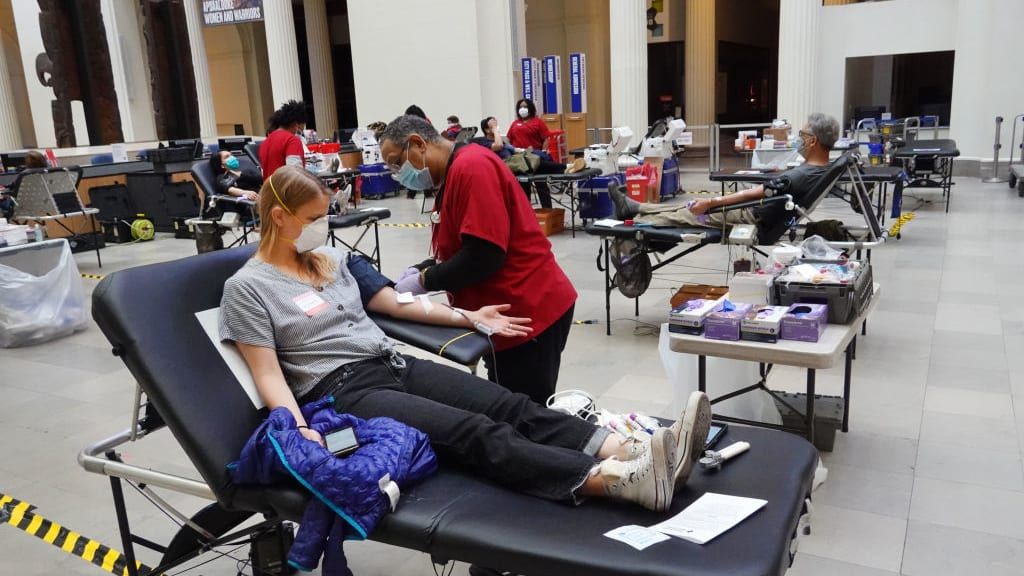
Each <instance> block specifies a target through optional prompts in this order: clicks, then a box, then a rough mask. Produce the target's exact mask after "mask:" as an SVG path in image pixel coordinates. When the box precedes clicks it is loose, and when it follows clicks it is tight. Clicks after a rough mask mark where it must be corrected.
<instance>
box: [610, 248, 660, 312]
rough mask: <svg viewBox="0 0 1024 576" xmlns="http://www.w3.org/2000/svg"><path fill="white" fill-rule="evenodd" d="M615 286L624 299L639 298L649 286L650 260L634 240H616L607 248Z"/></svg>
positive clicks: (651, 272)
mask: <svg viewBox="0 0 1024 576" xmlns="http://www.w3.org/2000/svg"><path fill="white" fill-rule="evenodd" d="M609 252H610V254H609V256H610V257H611V261H612V266H614V267H615V278H614V282H615V286H617V287H618V288H619V292H621V293H622V295H623V296H625V297H626V298H639V297H640V295H641V294H643V293H644V292H646V291H647V287H648V286H650V285H651V276H652V274H653V270H652V269H651V259H650V258H649V257H648V256H647V254H644V251H643V250H642V249H641V248H640V244H639V243H638V242H637V241H636V240H630V239H625V238H616V239H615V240H613V241H612V244H611V247H610V248H609Z"/></svg>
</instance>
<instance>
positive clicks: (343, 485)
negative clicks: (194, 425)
mask: <svg viewBox="0 0 1024 576" xmlns="http://www.w3.org/2000/svg"><path fill="white" fill-rule="evenodd" d="M333 404H334V399H333V398H332V397H330V396H327V397H324V398H322V399H320V400H318V401H316V402H312V403H310V404H307V405H305V406H303V407H302V414H303V416H304V417H305V418H306V422H307V423H308V424H309V427H310V428H312V429H314V430H316V431H317V432H319V433H320V434H321V435H323V436H326V435H327V434H329V433H331V432H334V431H336V430H339V429H341V428H345V427H352V428H354V430H355V434H356V438H357V439H358V441H359V449H358V450H356V451H355V452H354V453H353V454H351V455H349V456H347V457H345V458H336V457H335V456H334V455H333V454H331V453H330V452H329V451H327V449H326V448H324V447H322V446H320V445H319V444H317V443H315V442H310V441H309V440H307V439H306V438H305V437H303V436H302V434H301V433H300V432H299V430H298V428H297V427H296V424H295V418H294V417H292V414H291V412H289V411H288V410H287V409H285V408H276V409H274V410H273V411H271V412H270V416H269V417H268V418H267V419H266V421H264V422H263V424H261V425H260V427H259V428H257V429H256V431H255V432H254V433H253V435H252V436H251V437H250V438H249V441H248V442H246V444H245V447H244V448H243V449H242V454H241V457H240V458H239V460H238V461H237V462H232V463H231V464H230V465H229V466H228V468H229V470H230V472H231V478H232V480H233V481H234V482H235V483H237V484H260V485H274V484H280V483H281V482H282V481H287V480H295V481H297V482H298V483H299V484H301V485H302V486H303V487H304V488H306V489H307V490H308V491H309V492H310V493H311V494H312V495H313V498H312V499H311V500H310V502H309V504H308V505H307V506H306V511H305V514H304V515H303V517H302V522H301V524H300V527H299V533H298V535H297V536H296V539H295V543H294V544H293V545H292V549H291V551H290V552H289V554H288V563H289V564H291V565H292V566H293V567H295V568H297V569H299V570H304V571H310V570H312V569H314V568H316V566H317V564H319V562H320V557H321V556H323V557H324V567H323V574H325V576H326V575H330V576H334V575H345V576H347V575H350V574H351V572H350V571H349V570H348V567H347V565H346V562H345V555H344V552H343V551H342V547H341V544H342V541H343V540H362V539H365V538H366V537H367V536H368V535H369V534H370V532H372V531H373V528H374V527H375V526H376V525H377V522H379V521H380V519H381V518H382V517H383V516H384V514H386V513H387V512H388V511H389V510H390V509H391V506H392V504H391V501H390V499H389V497H388V495H387V494H385V493H384V492H383V491H382V487H381V479H382V478H385V476H388V477H389V478H390V481H391V482H394V483H396V484H397V485H398V486H399V487H400V488H402V489H405V488H407V487H408V486H411V485H412V484H413V483H415V482H419V481H420V480H423V479H424V478H426V477H427V476H429V475H430V474H432V473H433V472H434V471H435V470H437V458H436V456H435V455H434V451H433V449H432V448H431V447H430V439H429V438H427V436H426V434H424V433H422V432H420V431H419V430H416V429H415V428H412V427H410V426H406V425H405V424H402V423H401V422H397V421H395V420H392V419H390V418H371V419H370V420H362V419H359V418H356V417H355V416H352V415H349V414H338V413H337V412H335V411H334V408H333Z"/></svg>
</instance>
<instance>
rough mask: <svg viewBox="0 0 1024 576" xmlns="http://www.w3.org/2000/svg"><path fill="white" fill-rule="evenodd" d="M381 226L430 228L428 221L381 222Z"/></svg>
mask: <svg viewBox="0 0 1024 576" xmlns="http://www.w3.org/2000/svg"><path fill="white" fill-rule="evenodd" d="M380 227H381V228H430V223H429V222H413V223H411V224H395V223H392V222H381V223H380Z"/></svg>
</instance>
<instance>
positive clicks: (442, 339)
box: [367, 312, 491, 366]
mask: <svg viewBox="0 0 1024 576" xmlns="http://www.w3.org/2000/svg"><path fill="white" fill-rule="evenodd" d="M367 314H368V315H369V316H370V319H371V320H373V321H374V322H375V323H376V324H377V326H380V329H381V330H383V331H384V333H385V334H387V335H388V336H389V337H391V338H394V339H395V340H398V341H401V342H405V343H406V344H409V345H412V346H415V347H417V348H419V349H420V350H426V351H427V352H430V353H431V354H437V355H438V356H440V357H442V358H445V359H446V360H451V361H452V362H458V363H459V364H462V365H464V366H474V365H476V363H477V362H478V361H479V360H480V358H482V357H483V355H484V354H485V353H487V352H489V351H490V349H491V345H490V343H489V342H488V341H487V338H486V337H485V336H483V335H482V334H480V333H478V332H476V331H474V330H467V329H466V328H456V327H454V326H434V325H431V324H420V323H418V322H409V321H407V320H398V319H396V318H393V317H391V316H387V315H384V314H375V313H372V312H368V313H367Z"/></svg>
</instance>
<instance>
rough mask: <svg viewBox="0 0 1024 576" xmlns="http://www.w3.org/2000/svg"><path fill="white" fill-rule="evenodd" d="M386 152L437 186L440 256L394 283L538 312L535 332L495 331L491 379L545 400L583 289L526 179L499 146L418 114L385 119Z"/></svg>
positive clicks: (420, 183) (397, 168)
mask: <svg viewBox="0 0 1024 576" xmlns="http://www.w3.org/2000/svg"><path fill="white" fill-rule="evenodd" d="M380 152H381V157H382V158H383V159H384V162H385V163H387V165H388V167H389V168H390V169H391V170H392V171H393V172H394V173H395V178H396V179H397V180H398V181H399V182H400V183H401V184H402V185H403V186H405V187H406V188H410V189H417V190H425V189H430V188H437V189H438V192H437V196H436V197H435V199H434V212H433V214H431V220H432V221H434V222H435V225H434V226H433V229H432V232H431V234H432V236H431V254H432V255H433V256H434V259H433V260H427V261H425V262H422V263H420V264H417V265H416V266H412V267H409V268H407V269H406V271H405V272H404V273H403V274H402V276H401V277H400V278H399V281H398V285H397V290H398V291H399V292H411V293H413V294H422V293H424V292H432V291H437V290H444V291H447V292H448V293H450V295H451V298H452V301H453V302H454V304H455V305H456V306H461V307H463V308H479V307H480V306H483V305H484V304H488V303H491V302H502V303H504V304H508V305H509V306H510V308H509V313H510V314H511V315H513V316H524V317H525V316H529V317H531V318H533V324H532V328H533V332H532V333H531V334H520V335H515V336H505V335H499V336H497V337H495V338H494V349H495V350H496V352H495V353H494V354H493V355H487V356H485V357H484V363H485V364H486V365H487V376H488V378H489V379H490V380H491V381H492V382H497V383H498V384H500V385H502V386H504V387H505V388H508V389H509V390H511V391H513V392H520V393H523V394H526V395H527V396H529V397H530V398H532V399H533V401H534V402H537V403H538V404H544V403H545V402H546V401H547V399H548V397H549V396H551V394H553V393H554V392H555V387H556V384H557V382H558V371H559V367H560V366H561V358H562V350H564V349H565V343H566V341H568V339H569V331H570V329H571V328H572V315H573V310H574V308H575V304H576V290H575V289H574V288H573V286H572V282H570V281H569V278H568V277H567V276H566V275H565V272H564V271H562V268H561V267H560V266H559V265H558V262H557V261H556V260H555V256H554V254H553V253H552V252H551V242H549V241H548V239H547V238H546V237H545V236H544V233H543V232H542V231H541V229H540V225H539V224H537V216H536V215H535V214H534V212H533V208H532V207H531V206H530V202H529V200H527V198H526V197H525V196H524V195H523V193H522V189H521V188H520V186H519V182H518V181H516V178H515V176H513V175H512V172H511V171H510V170H509V169H508V167H507V166H505V164H504V163H503V162H502V161H501V160H500V159H499V158H498V157H497V156H495V155H494V154H493V153H491V152H489V151H487V150H485V149H484V148H483V147H481V146H477V145H475V144H454V143H452V142H449V141H447V140H445V139H444V138H441V137H440V136H439V135H438V133H437V131H436V130H434V129H433V127H431V126H430V125H429V124H427V123H426V122H425V121H423V120H422V119H420V118H417V117H415V116H411V115H406V116H399V117H398V118H396V119H395V120H394V121H393V122H391V124H389V125H388V127H387V129H386V130H385V131H384V135H383V136H382V138H381V142H380Z"/></svg>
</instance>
